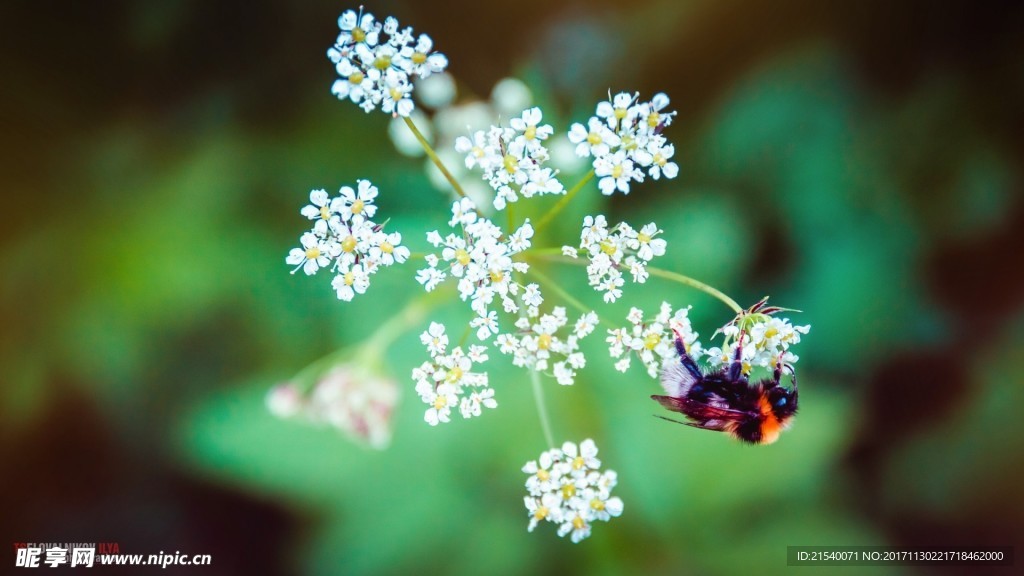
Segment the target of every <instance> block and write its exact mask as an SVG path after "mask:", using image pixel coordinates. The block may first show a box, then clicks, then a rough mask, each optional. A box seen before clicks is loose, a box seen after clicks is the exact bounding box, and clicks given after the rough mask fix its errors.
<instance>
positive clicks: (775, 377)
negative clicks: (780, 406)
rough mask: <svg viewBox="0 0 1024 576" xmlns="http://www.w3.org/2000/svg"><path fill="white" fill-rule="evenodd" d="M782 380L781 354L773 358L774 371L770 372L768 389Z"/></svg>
mask: <svg viewBox="0 0 1024 576" xmlns="http://www.w3.org/2000/svg"><path fill="white" fill-rule="evenodd" d="M781 380H782V356H781V355H780V356H779V357H778V358H776V359H775V372H773V373H772V380H771V382H769V386H768V389H769V390H771V389H772V388H775V387H776V386H778V385H779V384H780V381H781Z"/></svg>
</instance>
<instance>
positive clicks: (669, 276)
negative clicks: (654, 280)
mask: <svg viewBox="0 0 1024 576" xmlns="http://www.w3.org/2000/svg"><path fill="white" fill-rule="evenodd" d="M647 272H648V273H649V274H650V275H651V276H657V277H658V278H664V279H666V280H672V281H673V282H679V283H680V284H685V285H687V286H689V287H691V288H696V289H697V290H700V291H701V292H703V293H705V294H707V295H709V296H714V297H715V298H718V299H719V300H720V301H722V302H723V303H724V304H725V305H726V306H728V307H729V308H732V311H733V312H735V313H737V314H740V313H742V312H743V308H741V307H740V305H739V304H737V303H736V301H735V300H733V299H732V298H729V297H728V296H726V295H725V294H724V293H723V292H722V291H720V290H718V289H717V288H715V287H713V286H708V285H707V284H705V283H703V282H701V281H700V280H695V279H693V278H690V277H689V276H684V275H682V274H680V273H678V272H672V271H670V270H662V269H661V268H655V267H653V266H648V267H647Z"/></svg>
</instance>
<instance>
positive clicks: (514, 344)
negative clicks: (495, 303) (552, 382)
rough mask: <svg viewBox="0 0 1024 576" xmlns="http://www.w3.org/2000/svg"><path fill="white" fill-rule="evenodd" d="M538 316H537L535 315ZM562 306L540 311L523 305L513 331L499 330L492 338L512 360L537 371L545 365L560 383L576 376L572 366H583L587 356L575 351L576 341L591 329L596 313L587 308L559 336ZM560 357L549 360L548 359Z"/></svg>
mask: <svg viewBox="0 0 1024 576" xmlns="http://www.w3.org/2000/svg"><path fill="white" fill-rule="evenodd" d="M538 316H539V317H538ZM568 322H569V319H568V317H567V316H566V314H565V308H563V307H561V306H556V307H555V308H554V310H552V311H551V314H544V315H540V313H539V311H538V310H537V307H536V306H530V307H528V308H527V315H526V316H522V317H520V318H519V320H517V321H516V328H517V329H518V332H517V333H516V334H501V335H499V336H498V337H497V338H496V340H495V341H496V342H497V344H498V350H499V351H501V353H502V354H511V355H512V363H513V364H515V365H516V366H521V367H523V368H527V369H530V370H536V371H538V372H546V371H547V370H548V369H549V368H550V369H551V370H552V375H553V376H554V377H555V379H556V380H557V381H558V383H559V384H562V385H570V384H572V383H573V382H574V381H575V380H576V370H579V369H581V368H583V367H584V366H586V364H587V359H586V357H585V356H584V355H583V353H582V352H580V351H579V341H580V339H582V338H585V337H586V336H588V335H589V334H590V333H591V332H593V331H594V328H595V327H596V326H597V322H598V319H597V314H595V313H594V312H588V313H587V314H584V315H583V316H581V317H580V318H579V320H577V321H576V324H575V325H574V326H573V329H572V334H570V335H567V336H559V335H558V330H559V329H560V328H562V327H564V326H565V325H566V324H568ZM553 357H555V358H560V360H557V361H555V362H554V363H551V362H550V361H551V359H552V358H553Z"/></svg>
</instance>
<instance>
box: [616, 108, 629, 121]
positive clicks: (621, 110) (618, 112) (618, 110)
mask: <svg viewBox="0 0 1024 576" xmlns="http://www.w3.org/2000/svg"><path fill="white" fill-rule="evenodd" d="M626 112H627V110H626V109H625V108H616V109H615V118H616V119H618V120H622V119H623V118H625V117H626Z"/></svg>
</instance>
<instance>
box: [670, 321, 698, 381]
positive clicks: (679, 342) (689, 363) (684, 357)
mask: <svg viewBox="0 0 1024 576" xmlns="http://www.w3.org/2000/svg"><path fill="white" fill-rule="evenodd" d="M672 333H673V334H675V336H676V352H678V353H679V361H680V362H681V363H682V364H683V368H685V369H686V371H687V372H689V373H690V376H693V378H694V380H696V381H697V382H700V381H701V380H702V379H703V378H704V374H703V373H702V372H701V371H700V368H699V367H697V363H696V362H694V361H693V357H692V356H690V353H689V352H687V351H686V342H683V337H682V335H680V334H679V332H678V331H677V330H676V329H674V328H673V329H672Z"/></svg>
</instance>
